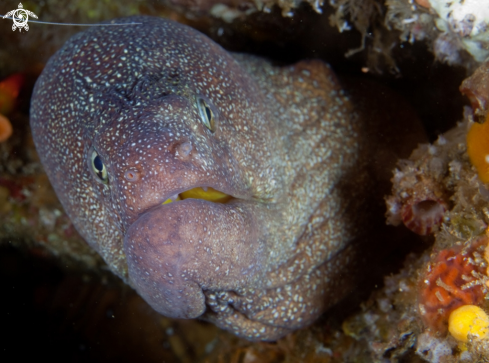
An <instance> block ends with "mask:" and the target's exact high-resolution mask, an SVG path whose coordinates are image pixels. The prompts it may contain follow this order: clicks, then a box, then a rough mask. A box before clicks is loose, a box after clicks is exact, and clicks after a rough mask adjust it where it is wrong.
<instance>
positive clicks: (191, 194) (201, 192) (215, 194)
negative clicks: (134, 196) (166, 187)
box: [163, 187, 232, 204]
mask: <svg viewBox="0 0 489 363" xmlns="http://www.w3.org/2000/svg"><path fill="white" fill-rule="evenodd" d="M189 198H192V199H203V200H208V201H209V202H214V203H227V202H228V201H229V200H231V198H232V197H231V196H230V195H228V194H225V193H222V192H220V191H218V190H215V189H213V188H211V187H207V188H201V187H197V188H193V189H190V190H187V191H185V192H182V193H180V194H178V195H177V196H176V198H168V199H167V200H165V201H164V202H163V204H169V203H172V202H176V201H179V200H184V199H189Z"/></svg>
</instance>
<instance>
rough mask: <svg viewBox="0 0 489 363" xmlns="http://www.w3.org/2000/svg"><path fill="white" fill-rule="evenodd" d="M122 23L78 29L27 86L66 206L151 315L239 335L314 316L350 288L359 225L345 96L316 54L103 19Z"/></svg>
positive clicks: (42, 146) (357, 148)
mask: <svg viewBox="0 0 489 363" xmlns="http://www.w3.org/2000/svg"><path fill="white" fill-rule="evenodd" d="M134 21H135V22H141V23H142V24H141V25H137V26H120V27H116V26H113V27H94V28H91V29H89V30H87V31H85V32H82V33H79V34H77V35H75V36H74V37H73V38H71V39H70V40H69V41H68V42H67V43H66V44H65V45H64V46H63V48H62V49H60V50H59V51H58V52H57V53H56V54H55V55H54V56H53V57H52V58H51V59H50V61H49V62H48V64H47V65H46V67H45V69H44V71H43V73H42V75H41V76H40V78H39V79H38V81H37V83H36V86H35V90H34V94H33V98H32V105H31V126H32V130H33V136H34V141H35V144H36V147H37V150H38V152H39V154H40V157H41V161H42V163H43V165H44V167H45V169H46V172H47V174H48V176H49V178H50V180H51V182H52V184H53V186H54V188H55V191H56V193H57V195H58V196H59V198H60V200H61V202H62V204H63V206H64V208H65V210H66V212H67V213H68V215H69V216H70V218H71V220H72V221H73V223H74V225H75V226H76V228H77V230H78V231H79V232H80V233H81V235H82V236H83V237H84V238H85V239H86V241H87V242H88V243H89V244H90V245H91V246H92V247H93V248H94V249H95V250H96V251H98V253H100V255H101V256H102V257H103V258H104V259H105V261H106V262H107V264H108V266H109V267H110V268H111V269H112V270H113V271H114V272H115V273H116V274H117V275H118V276H120V277H121V278H122V279H124V280H125V281H126V282H128V283H129V284H130V285H131V286H133V287H134V288H135V289H136V290H137V292H138V293H139V294H140V295H141V296H142V297H143V298H144V299H145V300H146V301H147V302H148V303H149V305H151V306H152V307H153V308H154V309H155V310H156V311H158V312H159V313H161V314H163V315H166V316H168V317H174V318H201V319H205V320H208V321H211V322H214V323H215V324H217V325H218V326H220V327H222V328H224V329H227V330H230V331H232V332H234V333H235V334H236V335H238V336H241V337H245V338H247V339H250V340H275V339H277V338H280V337H282V336H284V335H285V334H287V333H288V332H290V331H293V330H295V329H298V328H302V327H305V326H307V325H309V324H311V323H312V322H313V321H314V320H315V319H317V317H318V316H319V315H320V314H321V313H322V312H324V311H325V309H327V308H328V307H329V306H331V305H332V304H334V303H336V302H338V300H339V299H340V298H342V297H343V296H344V295H345V294H346V293H347V292H348V291H349V287H348V286H349V285H348V283H349V281H350V280H351V276H352V275H353V272H352V271H353V270H352V269H353V267H352V266H353V265H352V264H354V263H353V261H354V260H355V258H354V257H353V256H354V255H355V253H354V252H355V251H356V250H357V249H356V248H354V247H352V246H353V245H354V244H355V243H354V241H357V240H358V239H359V238H358V236H360V235H361V233H362V230H363V227H362V226H363V224H362V223H363V222H362V220H361V219H362V218H361V217H359V214H360V215H361V213H358V208H359V203H360V202H361V201H362V197H361V195H362V193H364V191H365V188H363V189H362V185H368V183H367V182H365V181H366V180H368V179H369V176H368V173H365V172H362V170H363V169H362V168H361V165H363V164H362V163H363V161H362V154H363V151H362V142H361V140H362V137H363V136H362V134H361V126H360V118H359V117H358V116H357V114H356V113H355V111H354V109H353V106H352V102H351V100H350V98H349V97H348V96H347V95H346V94H345V92H343V91H342V89H341V88H340V85H339V82H338V81H337V79H336V77H335V75H334V74H333V72H332V70H331V69H330V68H329V66H328V65H326V64H325V63H323V62H321V61H314V60H311V61H302V62H299V63H297V64H295V65H291V66H284V67H277V66H274V65H273V64H272V63H271V62H270V61H268V60H264V59H261V58H258V57H254V56H250V55H242V54H231V53H228V52H227V51H225V50H224V49H222V48H221V47H220V46H219V45H217V44H215V43H214V42H213V41H211V40H210V39H208V38H207V37H206V36H204V35H202V34H200V33H199V32H197V31H195V30H193V29H191V28H189V27H187V26H184V25H181V24H178V23H175V22H173V21H170V20H166V19H160V18H152V17H131V18H126V19H118V20H116V22H119V23H126V22H134ZM362 183H363V184H362ZM359 201H360V202H359Z"/></svg>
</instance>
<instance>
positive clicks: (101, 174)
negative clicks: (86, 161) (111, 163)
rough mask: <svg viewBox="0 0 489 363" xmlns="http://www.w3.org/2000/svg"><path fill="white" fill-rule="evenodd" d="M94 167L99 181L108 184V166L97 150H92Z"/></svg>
mask: <svg viewBox="0 0 489 363" xmlns="http://www.w3.org/2000/svg"><path fill="white" fill-rule="evenodd" d="M92 169H93V172H94V173H95V174H96V175H97V176H98V178H99V181H100V182H101V183H104V184H107V182H108V181H109V178H108V175H107V168H106V167H105V164H104V162H103V161H102V158H101V157H100V155H99V154H98V153H97V152H96V151H95V150H93V151H92Z"/></svg>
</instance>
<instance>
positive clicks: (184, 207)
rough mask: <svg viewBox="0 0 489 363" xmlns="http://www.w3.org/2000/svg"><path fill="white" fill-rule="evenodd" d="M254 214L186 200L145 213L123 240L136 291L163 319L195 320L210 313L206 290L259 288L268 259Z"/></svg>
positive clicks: (234, 205)
mask: <svg viewBox="0 0 489 363" xmlns="http://www.w3.org/2000/svg"><path fill="white" fill-rule="evenodd" d="M254 208H255V206H254V205H253V204H251V203H246V202H231V203H228V204H219V203H213V202H209V201H206V200H198V199H186V200H182V201H177V202H174V203H170V204H166V205H160V206H159V207H156V208H153V209H151V210H148V211H147V212H146V213H143V214H142V215H140V216H139V218H138V219H137V220H136V221H135V222H134V223H133V224H132V225H131V226H130V228H129V229H128V231H127V233H126V236H125V238H124V250H125V253H126V256H127V262H128V268H129V277H130V280H131V282H132V284H133V286H134V287H135V288H136V290H137V291H138V293H139V294H140V295H141V296H143V298H144V299H145V300H146V301H147V302H148V303H149V304H150V305H151V306H152V307H153V308H154V309H155V310H157V311H158V312H160V313H161V314H163V315H166V316H169V317H174V318H195V317H198V316H200V315H202V314H203V313H204V311H205V296H204V293H203V291H204V290H209V291H222V290H233V289H237V288H240V287H241V288H242V287H243V286H250V285H253V284H254V283H255V284H256V281H259V280H260V279H261V278H263V274H264V273H265V270H266V267H265V266H266V261H265V259H266V253H264V245H263V237H262V238H260V235H259V234H260V232H259V231H260V230H261V228H260V227H259V223H258V221H257V220H256V217H254V216H255V215H256V211H253V209H254ZM258 214H259V213H258Z"/></svg>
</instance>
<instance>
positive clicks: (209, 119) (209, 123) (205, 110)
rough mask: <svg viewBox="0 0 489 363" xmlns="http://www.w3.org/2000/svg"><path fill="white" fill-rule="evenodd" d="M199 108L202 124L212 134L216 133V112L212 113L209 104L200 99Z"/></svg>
mask: <svg viewBox="0 0 489 363" xmlns="http://www.w3.org/2000/svg"><path fill="white" fill-rule="evenodd" d="M197 108H198V109H199V115H200V119H201V120H202V123H203V124H204V125H205V127H207V128H208V129H209V130H210V131H211V132H215V131H216V129H215V127H216V120H215V116H214V112H212V109H211V107H210V106H209V105H208V104H207V102H206V101H205V100H204V99H203V98H201V97H199V98H198V99H197Z"/></svg>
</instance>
